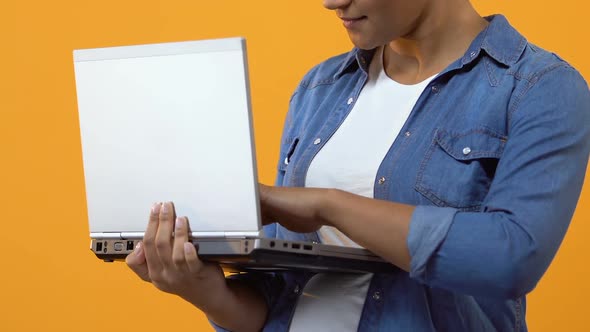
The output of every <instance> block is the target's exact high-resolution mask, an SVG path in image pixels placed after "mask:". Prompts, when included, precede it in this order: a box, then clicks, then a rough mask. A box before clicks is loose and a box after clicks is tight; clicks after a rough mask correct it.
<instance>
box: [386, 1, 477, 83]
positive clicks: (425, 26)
mask: <svg viewBox="0 0 590 332" xmlns="http://www.w3.org/2000/svg"><path fill="white" fill-rule="evenodd" d="M431 4H432V5H430V6H429V7H428V8H426V9H425V11H424V12H423V13H422V15H421V16H420V17H419V18H418V19H417V21H416V24H415V26H414V27H413V28H412V29H410V31H409V32H408V33H406V34H404V35H403V36H402V37H401V38H398V39H396V40H393V41H391V42H390V43H389V44H387V45H385V47H384V51H383V65H384V68H385V72H386V73H387V75H388V76H389V77H391V78H392V79H394V80H395V81H397V82H399V83H402V84H416V83H419V82H421V81H423V80H425V79H426V78H428V77H430V76H432V75H435V74H437V73H439V72H441V71H442V70H444V69H445V68H446V67H447V66H448V65H450V64H451V63H453V62H454V61H455V60H457V59H458V58H460V57H461V56H463V54H464V53H465V52H466V51H467V49H468V48H469V45H470V44H471V42H472V41H473V39H475V37H476V36H477V35H478V34H479V33H480V32H481V31H482V30H483V29H485V27H486V26H487V24H488V22H487V21H486V20H485V19H483V18H482V17H481V16H480V15H479V14H478V13H477V12H476V11H475V9H474V8H473V7H472V6H471V4H470V3H469V1H465V0H449V1H431Z"/></svg>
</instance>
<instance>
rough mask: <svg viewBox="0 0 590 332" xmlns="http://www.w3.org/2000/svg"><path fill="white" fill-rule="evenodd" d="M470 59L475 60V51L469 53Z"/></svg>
mask: <svg viewBox="0 0 590 332" xmlns="http://www.w3.org/2000/svg"><path fill="white" fill-rule="evenodd" d="M469 55H470V56H471V57H472V58H475V56H476V55H477V52H475V51H471V53H470V54H469Z"/></svg>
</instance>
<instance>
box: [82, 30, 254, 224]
mask: <svg viewBox="0 0 590 332" xmlns="http://www.w3.org/2000/svg"><path fill="white" fill-rule="evenodd" d="M74 67H75V75H76V88H77V95H78V110H79V120H80V131H81V139H82V152H83V162H84V176H85V183H86V198H87V208H88V219H89V224H90V232H91V233H111V232H122V233H135V232H143V231H144V230H145V227H146V224H147V220H148V215H149V208H150V206H151V204H152V203H153V202H157V201H173V202H174V203H175V206H176V210H177V213H178V215H181V216H184V215H186V216H188V218H189V221H190V224H191V228H192V231H193V233H195V232H197V233H206V232H211V233H235V234H241V233H244V234H252V233H258V232H259V230H260V229H261V225H260V218H259V211H258V210H259V207H258V190H257V188H258V186H257V182H258V180H257V175H256V164H255V153H254V140H253V133H252V119H251V114H250V97H249V84H248V72H247V59H246V48H245V40H244V39H242V38H229V39H219V40H205V41H194V42H180V43H165V44H152V45H139V46H124V47H112V48H101V49H86V50H76V51H74Z"/></svg>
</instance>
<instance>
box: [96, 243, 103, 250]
mask: <svg viewBox="0 0 590 332" xmlns="http://www.w3.org/2000/svg"><path fill="white" fill-rule="evenodd" d="M96 251H97V252H100V251H102V242H96Z"/></svg>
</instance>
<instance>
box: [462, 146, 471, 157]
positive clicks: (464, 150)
mask: <svg viewBox="0 0 590 332" xmlns="http://www.w3.org/2000/svg"><path fill="white" fill-rule="evenodd" d="M470 153H471V148H470V147H468V146H467V147H464V148H463V154H464V155H468V154H470Z"/></svg>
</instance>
